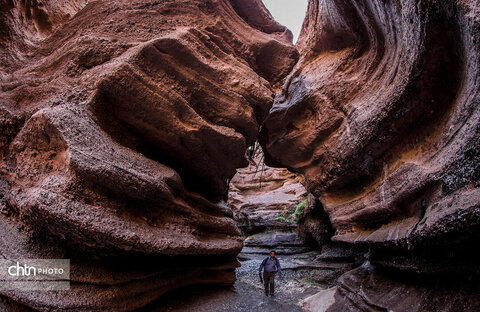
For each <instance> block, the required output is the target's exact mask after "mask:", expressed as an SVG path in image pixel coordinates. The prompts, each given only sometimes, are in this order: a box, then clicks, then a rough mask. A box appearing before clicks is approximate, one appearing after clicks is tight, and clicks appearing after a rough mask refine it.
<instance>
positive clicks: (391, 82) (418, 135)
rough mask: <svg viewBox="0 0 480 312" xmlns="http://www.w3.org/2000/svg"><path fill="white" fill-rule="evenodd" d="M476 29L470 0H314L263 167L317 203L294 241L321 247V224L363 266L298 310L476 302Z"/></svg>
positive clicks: (427, 307) (479, 188)
mask: <svg viewBox="0 0 480 312" xmlns="http://www.w3.org/2000/svg"><path fill="white" fill-rule="evenodd" d="M479 26H480V3H479V2H478V1H476V0H470V1H375V0H367V1H354V0H352V1H340V0H339V1H336V0H333V1H327V0H310V2H309V8H308V12H307V17H306V20H305V22H304V25H303V30H302V32H301V35H300V39H299V42H298V44H297V47H298V48H299V51H300V55H301V57H300V60H299V62H298V63H297V65H296V66H295V68H294V70H293V71H292V73H291V74H290V75H289V76H288V77H287V80H286V83H285V84H284V86H283V89H282V91H281V92H280V93H278V94H277V96H276V98H275V102H274V105H273V107H272V109H271V110H270V114H269V116H268V117H267V119H266V121H265V123H264V125H263V126H262V130H261V142H262V146H263V148H264V152H265V160H266V163H267V164H268V165H271V166H279V167H287V168H289V169H291V170H292V171H295V172H299V173H302V174H304V176H305V179H306V185H307V189H308V190H309V192H311V193H312V194H313V196H315V197H316V198H317V199H318V201H319V202H318V205H317V208H315V209H314V207H310V208H309V210H308V211H307V214H306V216H305V218H304V220H303V221H302V222H301V226H302V227H303V229H301V230H302V231H303V233H304V235H306V236H308V237H311V238H314V239H315V240H316V241H317V242H318V243H319V244H320V245H322V244H324V243H325V242H328V241H329V239H328V235H327V236H325V235H323V234H324V233H325V232H324V231H322V229H324V228H325V224H328V223H329V222H330V223H331V225H332V227H333V231H334V235H333V237H332V241H333V242H344V243H347V245H346V248H347V249H348V248H349V247H348V246H349V245H350V246H351V248H353V247H355V248H358V249H357V250H356V255H357V256H358V257H360V258H362V259H364V260H369V262H368V263H371V264H372V265H373V266H371V265H370V264H368V265H367V266H366V267H362V268H358V269H356V270H354V271H351V272H348V273H345V275H344V276H343V277H342V278H340V279H339V280H338V281H337V282H336V286H335V287H334V288H331V289H329V290H326V291H323V292H321V293H319V294H318V296H317V297H312V299H311V300H309V301H308V302H307V303H306V305H305V307H306V308H307V309H308V310H310V311H377V310H378V311H386V310H389V311H390V310H394V311H431V310H438V309H441V310H444V311H461V310H464V309H466V310H470V309H474V308H473V307H475V306H477V305H478V302H477V300H476V299H475V298H476V297H475V296H476V295H478V293H479V289H478V287H473V286H474V285H478V272H479V266H478V259H479V258H480V257H479V253H478V252H477V248H475V247H473V246H474V245H475V244H476V242H478V238H479V231H478V230H479V228H480V218H479V216H480V165H479V164H480V154H479V151H480V127H479V125H480V100H479V99H480V85H479V77H480V72H479V71H480V66H479V65H480V45H479V44H478V43H479V42H480V40H479V39H480V32H479ZM325 213H326V215H327V216H328V221H329V222H327V220H326V219H325V218H324V217H325ZM319 230H320V231H319ZM343 246H345V245H343ZM386 268H388V269H389V270H393V272H394V273H393V274H386V275H385V274H381V273H380V269H381V270H385V269H386ZM398 270H402V271H403V272H405V271H406V272H408V273H398ZM402 274H411V275H409V277H408V278H405V279H402V278H399V277H401V276H402ZM450 278H452V280H454V281H456V282H454V283H451V285H450V286H448V285H449V281H450V280H449V279H450ZM424 280H429V281H431V283H430V284H427V285H424V284H422V282H421V281H424ZM462 281H463V282H462ZM447 286H448V287H449V288H448V290H445V289H444V288H445V287H447ZM464 286H465V287H471V286H472V287H471V288H470V289H469V290H468V291H467V293H466V292H465V290H464ZM446 302H448V304H443V303H446ZM457 303H458V304H457Z"/></svg>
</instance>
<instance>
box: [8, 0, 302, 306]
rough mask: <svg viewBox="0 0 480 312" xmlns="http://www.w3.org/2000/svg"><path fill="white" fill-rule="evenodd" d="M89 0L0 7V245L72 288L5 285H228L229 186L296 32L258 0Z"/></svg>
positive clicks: (116, 302)
mask: <svg viewBox="0 0 480 312" xmlns="http://www.w3.org/2000/svg"><path fill="white" fill-rule="evenodd" d="M87 2H88V1H83V0H82V1H81V0H71V1H54V0H50V1H14V0H9V1H7V2H2V4H1V6H0V29H1V33H2V36H1V39H0V40H1V41H0V44H1V46H0V48H1V49H0V58H1V62H0V79H1V83H0V87H1V90H2V93H1V94H0V130H1V131H0V204H1V205H0V211H1V214H0V223H1V226H0V236H1V237H2V239H0V255H1V257H3V258H7V259H13V258H70V259H71V266H72V268H71V279H72V281H71V290H70V291H69V292H68V296H64V295H63V294H62V293H56V292H37V293H36V292H15V291H7V290H0V293H1V294H2V295H4V296H6V297H9V298H11V299H13V300H15V301H17V302H20V303H22V304H24V305H26V306H29V307H32V308H34V309H37V310H41V311H57V310H58V311H59V310H75V311H123V310H133V309H135V308H138V307H141V306H143V305H145V304H147V303H148V302H151V301H152V300H154V299H155V298H157V297H159V296H160V295H162V294H163V293H165V292H166V291H168V290H171V289H173V288H177V287H180V286H183V285H189V284H195V283H220V284H231V283H232V282H233V281H234V280H235V273H234V268H235V267H236V266H238V262H237V260H236V254H237V253H238V252H239V251H240V249H241V247H242V239H241V236H240V232H239V231H238V229H237V227H236V225H235V223H234V221H233V219H232V212H231V210H230V208H228V207H227V206H226V204H225V203H224V202H223V199H225V193H226V191H227V187H228V180H229V179H230V178H231V177H232V176H233V175H234V173H235V170H236V168H238V167H241V166H245V165H246V164H247V161H246V158H245V151H246V149H247V147H248V146H250V145H252V144H253V143H254V142H255V140H256V139H257V133H258V130H259V124H260V123H261V122H262V121H263V119H264V118H265V117H266V115H267V113H268V110H269V108H270V106H271V104H272V102H273V86H274V85H275V84H276V83H278V81H280V80H281V79H282V78H283V77H285V76H286V75H287V74H288V72H289V71H290V69H291V68H292V66H293V65H294V64H295V62H296V60H297V58H298V53H297V51H296V50H295V48H294V47H293V46H292V44H291V34H290V33H289V31H288V30H286V28H285V27H283V26H281V25H279V24H277V23H276V22H274V21H273V19H272V18H271V16H270V15H269V13H268V12H267V11H266V9H265V8H264V7H263V5H262V4H261V2H259V1H254V0H251V1H241V2H240V1H231V2H229V1H227V0H220V1H213V0H209V1H204V0H202V1H200V0H198V1H197V0H195V1H181V0H178V1H144V0H142V1H127V0H125V1H113V2H112V1H93V2H89V3H88V4H87ZM245 5H248V6H249V9H248V10H247V11H248V12H257V14H258V16H257V15H256V16H255V17H254V18H253V17H251V16H250V15H248V14H250V13H248V12H247V13H248V14H247V13H246V12H245V10H244V8H245ZM271 55H277V56H278V57H270V56H271Z"/></svg>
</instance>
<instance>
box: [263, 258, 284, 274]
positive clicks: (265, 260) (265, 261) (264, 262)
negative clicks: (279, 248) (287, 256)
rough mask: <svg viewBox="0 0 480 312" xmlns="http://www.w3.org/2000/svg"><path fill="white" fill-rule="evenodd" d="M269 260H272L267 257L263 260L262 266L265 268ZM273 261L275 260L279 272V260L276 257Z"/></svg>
mask: <svg viewBox="0 0 480 312" xmlns="http://www.w3.org/2000/svg"><path fill="white" fill-rule="evenodd" d="M268 258H270V257H266V258H265V259H263V261H262V266H265V264H266V263H267V260H268ZM273 259H274V260H275V265H276V266H277V271H278V267H280V264H279V263H278V259H277V257H274V258H273Z"/></svg>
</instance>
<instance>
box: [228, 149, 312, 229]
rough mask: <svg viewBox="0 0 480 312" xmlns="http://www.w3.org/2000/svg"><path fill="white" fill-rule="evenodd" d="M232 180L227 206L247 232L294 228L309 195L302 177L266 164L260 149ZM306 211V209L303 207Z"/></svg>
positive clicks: (240, 226) (254, 152)
mask: <svg viewBox="0 0 480 312" xmlns="http://www.w3.org/2000/svg"><path fill="white" fill-rule="evenodd" d="M251 153H253V154H254V155H252V157H251V159H250V163H249V165H248V167H246V168H240V169H238V170H237V173H236V174H235V176H234V177H233V179H232V180H231V181H230V185H229V190H228V201H227V203H228V206H230V207H231V208H232V210H233V215H234V218H235V220H236V221H237V224H238V226H239V228H240V229H241V230H242V232H243V233H244V234H245V235H251V234H254V233H259V232H263V231H270V230H287V231H288V230H294V229H296V227H297V217H296V216H295V211H297V214H298V213H299V212H300V211H298V210H299V209H302V208H303V206H302V207H299V209H297V207H298V206H299V205H302V202H303V201H305V200H306V198H307V191H306V189H305V187H304V186H303V183H304V179H303V176H301V175H299V174H295V173H292V172H290V171H288V170H286V169H284V168H272V167H269V166H266V165H265V163H264V161H263V154H262V153H261V151H260V149H259V148H258V149H257V150H255V151H253V150H252V152H251ZM302 212H303V210H302Z"/></svg>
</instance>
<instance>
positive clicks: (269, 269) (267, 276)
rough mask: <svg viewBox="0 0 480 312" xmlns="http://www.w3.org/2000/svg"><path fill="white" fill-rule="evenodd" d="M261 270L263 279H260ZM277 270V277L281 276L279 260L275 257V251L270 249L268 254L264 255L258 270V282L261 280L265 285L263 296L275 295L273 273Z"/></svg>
mask: <svg viewBox="0 0 480 312" xmlns="http://www.w3.org/2000/svg"><path fill="white" fill-rule="evenodd" d="M262 270H264V271H263V280H262ZM277 272H278V277H280V278H282V268H281V267H280V261H278V259H277V258H276V257H275V251H270V256H269V257H266V258H265V259H264V260H263V261H262V264H260V268H259V271H258V275H259V277H260V282H263V285H264V286H265V296H268V295H269V294H270V296H274V295H275V274H276V273H277Z"/></svg>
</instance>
